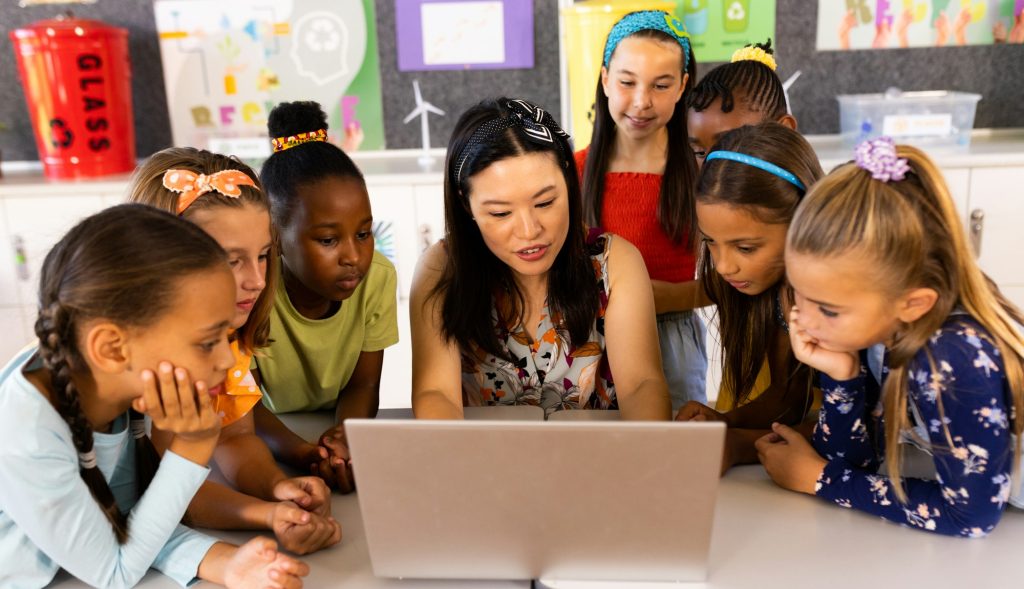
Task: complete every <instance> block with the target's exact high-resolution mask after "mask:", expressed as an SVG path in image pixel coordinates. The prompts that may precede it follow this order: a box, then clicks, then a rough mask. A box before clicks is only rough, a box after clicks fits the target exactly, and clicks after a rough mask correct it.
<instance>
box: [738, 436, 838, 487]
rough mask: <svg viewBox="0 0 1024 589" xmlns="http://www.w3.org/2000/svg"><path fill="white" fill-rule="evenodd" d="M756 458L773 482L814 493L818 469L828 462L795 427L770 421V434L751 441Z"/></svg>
mask: <svg viewBox="0 0 1024 589" xmlns="http://www.w3.org/2000/svg"><path fill="white" fill-rule="evenodd" d="M754 447H755V448H757V458H758V459H759V460H760V461H761V464H763V465H764V469H765V470H766V471H767V472H768V476H770V477H771V478H772V480H773V481H775V484H777V485H778V486H780V487H782V488H783V489H788V490H790V491H797V492H798V493H807V494H808V495H814V491H815V487H816V486H817V484H818V478H820V477H821V472H822V471H823V470H824V469H825V465H826V464H828V463H827V462H826V461H825V459H824V458H822V457H821V456H820V455H819V454H818V453H817V452H816V451H815V450H814V447H813V446H811V444H810V442H808V441H807V439H806V438H804V437H803V436H802V435H801V434H800V432H798V431H796V430H795V429H793V428H791V427H788V426H785V425H782V424H779V423H773V424H772V433H770V434H766V435H764V436H762V437H761V438H760V439H759V440H757V442H755V443H754Z"/></svg>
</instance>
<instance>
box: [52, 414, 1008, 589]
mask: <svg viewBox="0 0 1024 589" xmlns="http://www.w3.org/2000/svg"><path fill="white" fill-rule="evenodd" d="M403 415H408V411H407V410H406V411H403V410H393V411H389V412H382V415H381V417H391V418H397V417H401V416H403ZM506 416H507V415H506ZM328 420H329V416H327V415H324V414H306V415H293V416H286V421H287V422H288V423H289V425H290V426H291V427H293V428H294V429H295V430H296V431H297V432H298V433H300V434H302V435H305V436H307V437H314V436H315V435H316V434H318V433H320V431H321V430H323V429H325V428H326V427H327V425H326V424H327V422H328ZM332 509H333V513H334V516H335V517H336V518H337V519H338V520H339V521H340V522H341V523H342V529H343V534H344V536H343V539H342V541H341V543H340V544H338V545H337V546H334V547H332V548H330V549H328V550H324V551H321V552H318V553H315V554H311V555H308V556H305V557H303V560H304V561H305V562H307V563H308V564H309V565H310V568H311V571H312V572H311V573H310V575H309V577H307V579H306V585H305V586H306V587H309V588H316V589H321V588H330V587H357V588H362V587H368V588H372V587H388V588H391V587H394V588H405V587H414V588H419V587H424V588H431V589H433V588H440V587H454V588H456V589H458V588H461V587H465V588H470V587H472V588H494V589H506V588H508V589H511V588H513V587H523V588H526V587H530V582H529V581H507V582H502V581H449V580H444V581H428V580H408V579H407V580H395V579H379V578H377V577H374V576H373V571H372V568H371V566H370V560H369V552H368V549H367V546H366V540H365V537H364V535H363V524H362V518H361V516H360V513H359V499H358V497H357V496H356V495H344V496H343V495H335V496H334V498H333V503H332ZM213 533H214V534H215V535H217V536H218V537H221V538H223V539H225V540H228V541H232V542H236V543H238V542H243V541H245V540H246V539H248V538H249V537H251V536H252V535H253V534H252V533H249V532H246V533H242V532H213ZM710 559H711V561H710V567H709V573H708V581H707V582H705V583H691V584H685V585H682V586H684V587H692V588H693V589H698V588H701V589H703V588H714V589H734V588H752V587H757V588H762V587H779V588H785V589H796V588H800V587H816V586H822V587H830V588H847V587H849V588H851V589H854V588H856V589H863V588H865V587H902V588H907V589H910V588H916V587H923V588H928V589H946V588H949V589H953V588H956V589H960V588H963V587H986V588H998V587H1021V586H1024V566H1022V561H1024V512H1022V511H1020V510H1014V509H1010V510H1008V511H1007V512H1006V514H1005V515H1004V516H1003V519H1002V521H1001V522H1000V523H999V526H998V527H997V528H996V530H995V531H994V532H993V533H992V534H991V535H990V536H988V537H987V538H985V539H979V540H968V539H961V538H949V537H944V536H938V535H935V534H929V533H925V532H921V531H918V530H911V529H907V528H903V527H900V526H897V525H894V524H890V523H887V522H883V521H881V520H879V519H877V518H875V517H873V516H870V515H867V514H865V513H861V512H856V511H852V510H848V509H842V508H839V507H837V506H835V505H832V504H830V503H827V502H825V501H822V500H820V499H816V498H814V497H809V496H807V495H801V494H797V493H791V492H789V491H785V490H783V489H781V488H779V487H777V486H775V485H774V484H773V483H772V482H771V480H769V479H768V476H767V475H766V474H765V472H764V469H763V468H761V467H760V466H759V465H755V466H743V467H737V468H733V469H732V470H730V471H729V473H728V474H727V475H726V476H725V478H723V479H722V482H721V485H720V487H719V496H718V502H717V506H716V513H715V527H714V532H713V537H712V546H711V556H710ZM1018 559H1020V560H1018ZM52 586H53V587H60V588H62V589H63V588H72V587H75V588H78V587H83V585H82V584H81V583H79V582H77V581H76V580H74V579H70V578H68V577H67V576H66V575H65V576H62V577H58V582H56V583H55V584H54V585H52ZM141 586H142V587H145V588H147V589H163V588H166V589H171V588H174V587H176V585H175V584H174V583H173V582H172V581H171V580H170V579H168V578H166V577H164V576H162V575H160V574H157V573H154V572H151V573H150V574H149V575H147V576H146V578H145V579H144V580H143V582H142V584H141ZM199 586H204V587H209V586H211V585H209V584H200V585H199ZM534 586H535V587H538V588H546V589H598V588H599V589H612V587H614V588H615V589H630V588H634V589H656V588H660V587H667V586H668V584H661V583H636V584H629V583H620V582H617V583H574V582H566V581H560V582H556V581H543V580H542V581H538V582H536V583H535V585H534ZM672 586H674V587H679V586H680V585H672Z"/></svg>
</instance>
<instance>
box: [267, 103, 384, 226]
mask: <svg viewBox="0 0 1024 589" xmlns="http://www.w3.org/2000/svg"><path fill="white" fill-rule="evenodd" d="M319 129H323V130H325V131H326V130H327V114H326V113H324V111H323V109H322V108H321V107H320V105H319V104H317V103H316V102H312V101H301V102H282V103H281V104H279V105H277V106H275V107H274V109H273V110H272V111H270V116H269V118H268V120H267V132H268V133H269V134H270V137H272V138H275V137H290V136H293V135H298V134H299V133H309V132H311V131H317V130H319ZM330 177H337V178H344V179H351V180H356V181H358V182H360V183H361V184H363V187H364V188H365V187H366V182H365V180H363V173H362V172H360V171H359V168H358V167H356V164H355V163H354V162H353V161H352V158H350V157H348V155H347V154H346V153H345V152H344V151H342V150H341V148H340V147H338V146H336V145H334V144H332V143H329V142H327V141H310V142H308V143H303V144H301V145H296V146H294V147H291V148H289V149H285V150H284V151H278V152H275V153H273V154H271V156H270V157H269V158H267V161H265V162H263V167H262V168H261V169H260V179H261V180H262V181H263V188H264V189H265V190H266V191H267V196H268V197H270V204H271V208H270V210H271V214H272V215H273V217H274V224H275V225H277V227H278V229H280V228H283V227H287V226H288V223H289V221H291V216H292V212H293V211H294V210H295V205H296V203H297V201H298V196H297V189H298V188H299V187H300V186H304V185H307V184H312V183H315V182H319V181H320V180H323V179H325V178H330Z"/></svg>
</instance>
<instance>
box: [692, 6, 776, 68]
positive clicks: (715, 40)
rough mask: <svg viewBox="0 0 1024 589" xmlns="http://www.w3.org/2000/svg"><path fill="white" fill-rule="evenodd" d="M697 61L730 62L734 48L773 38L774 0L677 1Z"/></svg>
mask: <svg viewBox="0 0 1024 589" xmlns="http://www.w3.org/2000/svg"><path fill="white" fill-rule="evenodd" d="M675 14H676V17H677V18H679V19H681V20H683V21H684V22H685V23H686V30H687V31H688V32H689V33H690V39H691V40H692V42H693V54H694V56H696V58H697V63H709V62H720V61H729V60H730V59H732V54H733V52H734V51H736V50H737V49H739V48H741V47H743V46H744V45H749V44H751V43H764V42H765V41H766V40H768V39H769V38H770V39H772V40H773V41H774V40H775V0H676V10H675Z"/></svg>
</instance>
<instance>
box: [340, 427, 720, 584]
mask: <svg viewBox="0 0 1024 589" xmlns="http://www.w3.org/2000/svg"><path fill="white" fill-rule="evenodd" d="M345 431H346V433H347V435H348V442H349V445H350V449H351V451H352V458H353V460H352V462H353V468H354V469H355V478H356V480H358V481H359V504H360V509H361V511H362V518H363V527H364V529H365V532H366V542H367V544H368V547H369V552H370V560H371V562H372V565H373V570H374V574H376V575H377V576H378V577H395V578H398V577H408V578H436V579H540V578H544V579H546V580H580V581H588V580H604V581H701V580H704V579H706V577H707V561H708V550H709V547H710V543H711V527H712V523H713V516H714V507H715V496H716V492H717V489H718V480H719V468H720V465H721V459H722V445H723V443H724V441H725V425H724V424H722V423H711V422H703V423H696V422H690V423H673V422H624V421H601V420H596V421H588V420H585V421H578V420H570V421H518V420H500V421H469V420H467V421H430V420H420V421H417V420H408V419H398V420H388V419H376V420H367V419H349V420H347V421H346V422H345Z"/></svg>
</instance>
